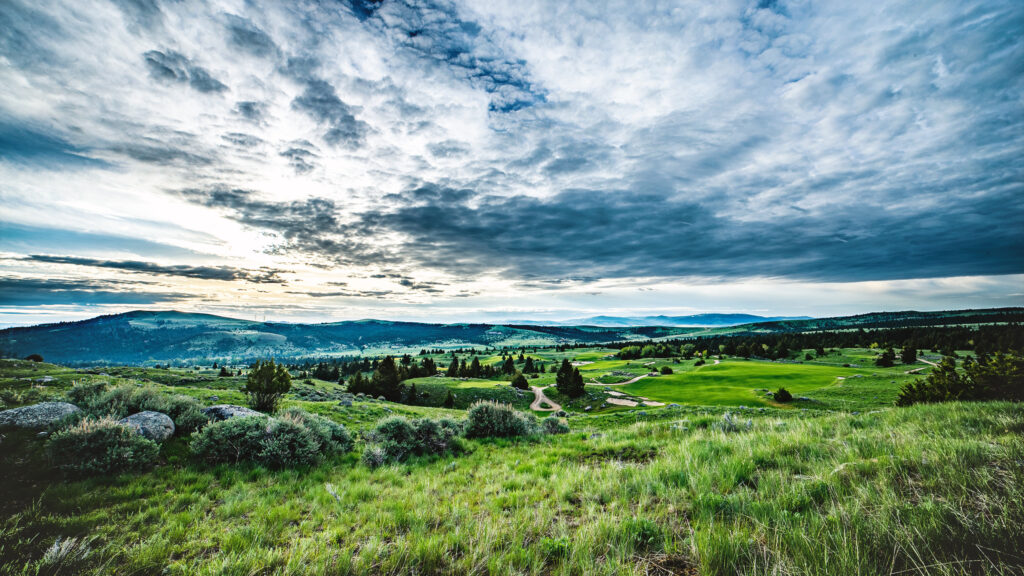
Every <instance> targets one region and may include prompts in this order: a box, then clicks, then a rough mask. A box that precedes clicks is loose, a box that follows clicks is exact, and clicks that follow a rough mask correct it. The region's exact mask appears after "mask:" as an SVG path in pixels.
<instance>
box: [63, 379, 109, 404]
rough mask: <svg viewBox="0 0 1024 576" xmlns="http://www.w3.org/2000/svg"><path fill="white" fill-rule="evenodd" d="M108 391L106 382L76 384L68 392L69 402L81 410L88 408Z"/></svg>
mask: <svg viewBox="0 0 1024 576" xmlns="http://www.w3.org/2000/svg"><path fill="white" fill-rule="evenodd" d="M106 391H107V383H106V382H84V383H76V384H75V385H74V386H72V387H71V389H70V390H68V391H67V397H68V401H70V402H71V403H72V404H74V405H76V406H78V407H79V408H83V407H87V406H90V405H92V403H93V402H94V401H95V400H96V398H98V397H99V396H100V395H101V394H103V393H104V392H106Z"/></svg>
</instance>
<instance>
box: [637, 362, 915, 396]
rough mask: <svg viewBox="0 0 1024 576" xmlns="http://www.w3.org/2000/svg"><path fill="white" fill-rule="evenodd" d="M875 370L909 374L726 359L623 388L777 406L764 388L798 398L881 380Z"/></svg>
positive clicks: (639, 393) (895, 375) (900, 372)
mask: <svg viewBox="0 0 1024 576" xmlns="http://www.w3.org/2000/svg"><path fill="white" fill-rule="evenodd" d="M872 374H879V375H882V376H883V377H885V378H887V379H888V380H886V381H887V382H888V381H889V380H893V379H896V380H897V381H900V380H902V379H903V378H905V375H904V374H903V370H902V367H901V368H899V369H881V368H873V367H872V368H868V369H865V368H843V367H841V366H821V365H816V364H782V363H774V362H758V361H746V360H724V361H722V363H721V364H717V365H713V364H708V365H706V366H701V367H698V368H696V369H693V370H690V371H688V372H682V373H676V374H671V375H668V376H654V377H649V378H644V379H642V380H639V381H637V382H634V383H633V384H628V385H626V386H622V387H621V388H618V390H621V391H622V392H625V393H628V394H632V395H634V396H643V397H646V398H650V399H651V400H657V401H660V402H676V403H679V404H700V405H710V406H729V405H734V406H735V405H748V406H749V405H763V406H768V405H775V404H774V403H773V402H771V400H770V399H768V398H766V397H765V395H764V392H763V391H764V390H765V389H767V390H770V391H773V392H774V391H775V390H778V389H779V388H780V387H784V388H786V389H787V390H789V391H790V392H791V393H792V394H793V395H795V396H800V395H813V393H814V392H818V391H821V390H822V389H824V388H833V387H840V388H841V387H842V386H844V385H847V382H850V383H851V384H852V383H853V382H855V381H856V380H857V379H858V376H859V377H860V378H877V377H872V376H871V375H872ZM840 378H842V379H840ZM893 387H894V389H895V390H898V389H899V386H898V385H893ZM759 389H760V391H759Z"/></svg>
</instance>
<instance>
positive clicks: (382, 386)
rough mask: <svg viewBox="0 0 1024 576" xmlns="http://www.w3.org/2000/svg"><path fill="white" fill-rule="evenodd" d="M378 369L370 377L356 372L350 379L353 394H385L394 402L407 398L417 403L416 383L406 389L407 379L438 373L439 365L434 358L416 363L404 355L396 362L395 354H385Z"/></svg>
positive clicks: (350, 388)
mask: <svg viewBox="0 0 1024 576" xmlns="http://www.w3.org/2000/svg"><path fill="white" fill-rule="evenodd" d="M376 365H377V367H376V369H375V370H374V371H373V375H372V376H370V377H369V378H366V377H364V376H363V373H362V372H356V373H355V374H353V375H352V377H351V378H350V379H349V381H348V391H349V392H351V393H353V394H359V393H363V394H366V395H368V396H374V397H377V396H383V397H384V398H385V399H387V400H390V401H392V402H401V401H403V400H405V399H408V400H410V401H411V403H415V399H416V390H415V384H413V386H412V387H411V388H410V389H409V390H408V391H406V390H405V385H404V384H402V382H404V381H405V380H409V379H411V378H422V377H424V376H433V375H435V374H437V365H436V364H435V363H434V360H433V358H429V357H425V358H421V359H420V361H419V363H418V364H417V363H414V362H413V361H412V358H411V357H410V356H409V355H405V356H402V358H401V359H399V361H398V362H395V359H394V357H393V356H385V357H384V358H383V359H381V360H379V361H376Z"/></svg>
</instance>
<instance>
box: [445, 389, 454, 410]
mask: <svg viewBox="0 0 1024 576" xmlns="http://www.w3.org/2000/svg"><path fill="white" fill-rule="evenodd" d="M444 407H445V408H455V395H454V394H452V391H451V390H449V391H448V395H447V396H445V398H444Z"/></svg>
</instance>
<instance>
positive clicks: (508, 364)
mask: <svg viewBox="0 0 1024 576" xmlns="http://www.w3.org/2000/svg"><path fill="white" fill-rule="evenodd" d="M501 373H502V374H515V373H516V363H515V361H513V360H512V357H511V356H509V357H508V358H506V359H505V363H504V364H502V365H501Z"/></svg>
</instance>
